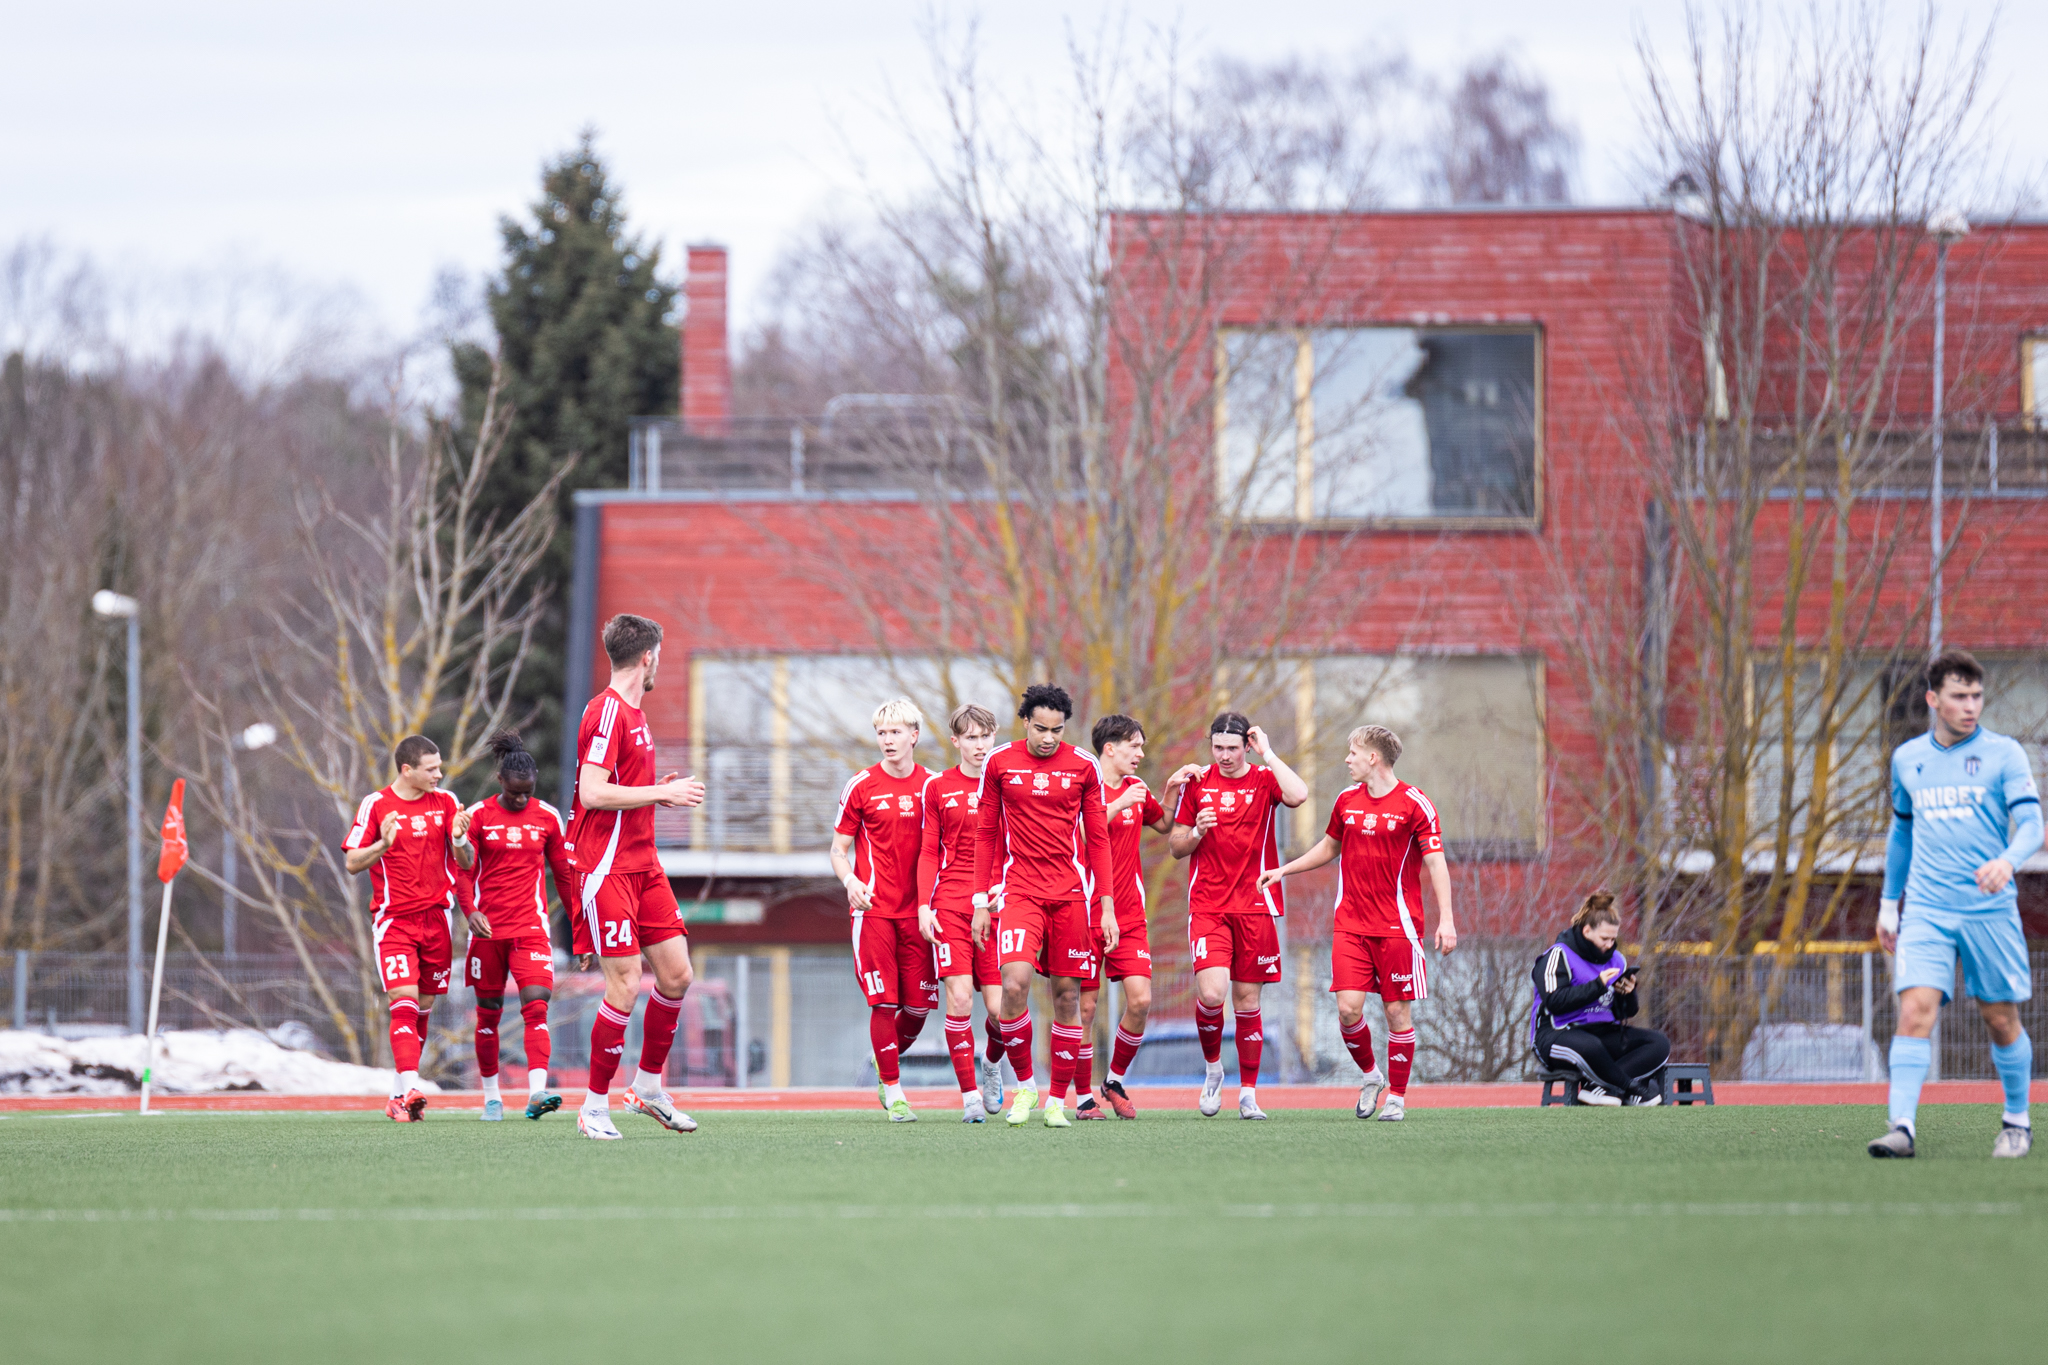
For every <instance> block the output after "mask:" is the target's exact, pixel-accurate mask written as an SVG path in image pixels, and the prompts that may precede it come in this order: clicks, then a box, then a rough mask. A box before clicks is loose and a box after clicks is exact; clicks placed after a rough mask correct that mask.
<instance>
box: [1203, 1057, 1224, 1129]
mask: <svg viewBox="0 0 2048 1365" xmlns="http://www.w3.org/2000/svg"><path fill="white" fill-rule="evenodd" d="M1222 1108H1223V1063H1221V1062H1211V1063H1209V1070H1208V1072H1207V1073H1206V1074H1205V1075H1204V1076H1203V1077H1202V1102H1201V1110H1202V1117H1203V1118H1205V1119H1213V1118H1215V1117H1216V1115H1217V1113H1218V1111H1220V1110H1221V1109H1222Z"/></svg>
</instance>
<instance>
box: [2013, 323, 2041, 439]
mask: <svg viewBox="0 0 2048 1365" xmlns="http://www.w3.org/2000/svg"><path fill="white" fill-rule="evenodd" d="M2020 411H2021V413H2022V414H2024V416H2025V418H2026V422H2027V425H2028V426H2031V427H2033V428H2035V429H2036V430H2040V429H2041V428H2043V427H2048V336H2033V337H2022V338H2020Z"/></svg>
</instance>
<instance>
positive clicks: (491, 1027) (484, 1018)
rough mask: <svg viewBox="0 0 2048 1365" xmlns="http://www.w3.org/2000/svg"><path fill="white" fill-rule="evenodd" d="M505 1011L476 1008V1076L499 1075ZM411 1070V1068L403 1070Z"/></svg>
mask: <svg viewBox="0 0 2048 1365" xmlns="http://www.w3.org/2000/svg"><path fill="white" fill-rule="evenodd" d="M502 1014H503V1010H501V1009H497V1010H487V1009H485V1008H484V1007H483V1006H482V1005H478V1006H477V1007H476V1074H477V1075H479V1076H482V1077H486V1078H488V1077H491V1076H495V1075H497V1074H498V1020H499V1018H500V1016H501V1015H502ZM403 1069H405V1070H411V1068H410V1067H407V1068H403Z"/></svg>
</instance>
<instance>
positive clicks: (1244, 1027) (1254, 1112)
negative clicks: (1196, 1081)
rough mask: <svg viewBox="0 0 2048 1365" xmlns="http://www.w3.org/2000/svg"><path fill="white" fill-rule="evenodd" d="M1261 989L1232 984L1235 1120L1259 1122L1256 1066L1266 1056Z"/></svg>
mask: <svg viewBox="0 0 2048 1365" xmlns="http://www.w3.org/2000/svg"><path fill="white" fill-rule="evenodd" d="M1264 990H1265V988H1264V986H1263V985H1261V983H1259V982H1257V981H1232V982H1231V983H1230V1005H1231V1009H1232V1011H1233V1013H1234V1014H1235V1016H1236V1017H1235V1019H1234V1020H1233V1021H1232V1022H1234V1023H1235V1024H1236V1025H1237V1116H1238V1117H1239V1118H1241V1119H1262V1118H1264V1117H1266V1111H1265V1110H1263V1109H1261V1108H1259V1098H1258V1096H1259V1063H1260V1061H1261V1059H1262V1058H1263V1057H1264V1055H1265V1048H1266V1029H1265V1016H1264V1014H1263V1013H1262V1012H1261V1011H1260V1008H1259V1005H1260V997H1261V995H1263V994H1264Z"/></svg>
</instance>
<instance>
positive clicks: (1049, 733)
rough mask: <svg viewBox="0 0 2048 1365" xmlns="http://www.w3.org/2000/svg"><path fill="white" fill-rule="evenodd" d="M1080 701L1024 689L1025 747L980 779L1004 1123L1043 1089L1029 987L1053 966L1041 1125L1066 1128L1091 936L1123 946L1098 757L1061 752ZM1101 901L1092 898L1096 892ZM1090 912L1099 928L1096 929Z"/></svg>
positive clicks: (980, 875) (978, 865) (978, 856)
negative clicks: (999, 988)
mask: <svg viewBox="0 0 2048 1365" xmlns="http://www.w3.org/2000/svg"><path fill="white" fill-rule="evenodd" d="M1073 714H1074V702H1073V699H1072V698H1070V697H1069V696H1068V695H1067V694H1066V691H1065V690H1064V689H1062V688H1058V687H1053V686H1050V685H1048V684H1045V683H1036V684H1033V685H1032V686H1031V687H1028V688H1026V689H1025V690H1024V697H1023V700H1022V702H1021V703H1020V704H1019V706H1018V707H1017V718H1018V719H1019V720H1022V721H1023V722H1024V723H1025V729H1024V736H1025V737H1024V740H1023V742H1022V743H1018V742H1016V741H1014V740H1013V741H1011V742H1010V743H1008V744H1003V745H999V746H998V747H997V748H996V749H995V751H994V752H992V753H991V754H990V755H989V757H988V762H987V763H986V764H984V765H983V766H982V770H981V801H980V809H979V810H978V812H977V814H978V816H979V817H980V821H981V830H980V837H979V838H978V839H977V840H976V842H975V858H974V884H975V888H976V889H977V890H979V891H980V892H982V893H983V894H984V895H986V896H989V897H990V898H991V900H992V901H993V902H995V903H997V904H998V905H999V909H998V911H997V913H996V917H995V926H994V927H995V932H996V951H997V956H998V958H999V959H1000V961H1001V963H1002V974H1003V1001H1002V1011H1001V1014H1000V1016H999V1017H1000V1021H1001V1028H1002V1031H1003V1045H1004V1048H1005V1049H1006V1050H1007V1051H1008V1053H1009V1055H1010V1066H1011V1068H1012V1069H1013V1070H1015V1071H1016V1073H1017V1095H1016V1098H1015V1099H1014V1100H1013V1101H1012V1102H1011V1105H1010V1112H1009V1113H1008V1114H1007V1115H1005V1116H1004V1122H1006V1123H1008V1124H1010V1125H1011V1126H1012V1127H1016V1126H1018V1125H1020V1124H1022V1123H1024V1122H1025V1121H1027V1120H1028V1119H1029V1118H1030V1117H1031V1111H1032V1108H1033V1106H1035V1105H1036V1104H1037V1103H1038V1087H1037V1085H1036V1084H1034V1081H1033V1076H1032V1067H1031V1009H1030V1003H1031V977H1032V974H1033V972H1035V971H1037V970H1038V969H1039V965H1038V964H1039V963H1040V962H1041V961H1043V962H1044V963H1046V964H1047V965H1046V968H1045V970H1046V974H1047V975H1049V976H1050V977H1051V978H1052V1017H1053V1023H1052V1049H1051V1051H1052V1083H1051V1087H1050V1093H1048V1094H1047V1096H1046V1099H1045V1126H1046V1127H1048V1128H1067V1127H1071V1126H1072V1120H1070V1119H1069V1118H1068V1117H1067V1113H1066V1094H1067V1087H1068V1086H1069V1085H1071V1084H1072V1083H1073V1079H1074V1071H1075V1068H1076V1065H1077V1064H1078V1059H1079V1054H1080V1051H1081V1044H1082V1042H1083V1041H1084V1039H1083V1037H1082V1033H1081V982H1082V980H1084V979H1086V978H1090V977H1093V976H1094V975H1095V967H1094V962H1095V952H1096V938H1095V930H1096V928H1097V927H1100V929H1101V931H1102V942H1103V944H1104V945H1105V947H1106V950H1107V951H1111V952H1113V951H1115V949H1116V945H1117V922H1116V896H1115V895H1114V894H1113V890H1114V888H1113V887H1112V884H1111V876H1110V863H1109V825H1108V820H1107V817H1106V816H1105V815H1104V813H1103V804H1102V773H1101V769H1100V768H1099V767H1098V766H1097V765H1096V762H1095V760H1094V759H1093V758H1091V757H1089V756H1088V755H1087V754H1084V753H1082V752H1081V751H1080V750H1079V749H1076V748H1075V747H1074V746H1073V745H1071V744H1066V743H1063V742H1062V741H1061V739H1060V736H1061V735H1062V734H1064V733H1065V731H1066V726H1067V721H1068V720H1069V719H1070V718H1071V717H1072V716H1073ZM1098 892H1099V893H1100V900H1099V901H1097V900H1096V896H1097V893H1098ZM1091 903H1093V904H1094V905H1095V906H1096V908H1097V912H1098V914H1099V918H1100V924H1099V926H1098V925H1097V924H1095V923H1092V922H1091V919H1092V918H1093V917H1091V915H1090V913H1089V910H1090V905H1091ZM977 923H979V921H978V920H977Z"/></svg>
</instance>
